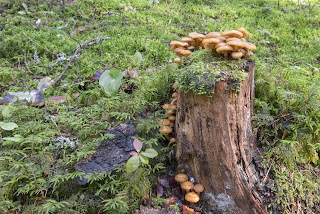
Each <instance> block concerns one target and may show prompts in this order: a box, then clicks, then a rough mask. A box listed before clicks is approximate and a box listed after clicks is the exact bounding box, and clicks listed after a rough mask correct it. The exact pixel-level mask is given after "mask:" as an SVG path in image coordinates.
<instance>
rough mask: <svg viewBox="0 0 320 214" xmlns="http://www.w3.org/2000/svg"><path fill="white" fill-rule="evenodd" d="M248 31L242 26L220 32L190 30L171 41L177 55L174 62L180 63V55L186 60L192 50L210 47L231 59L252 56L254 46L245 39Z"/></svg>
mask: <svg viewBox="0 0 320 214" xmlns="http://www.w3.org/2000/svg"><path fill="white" fill-rule="evenodd" d="M248 35H249V33H248V32H247V31H246V29H244V28H239V29H237V30H230V31H224V32H222V33H221V34H220V33H217V32H211V33H208V34H207V35H204V34H201V33H197V32H192V33H190V34H189V35H188V37H184V38H182V39H181V41H172V42H171V43H170V45H171V46H172V47H171V49H172V50H173V51H174V52H175V53H176V54H177V55H178V58H175V59H174V62H177V63H180V62H181V57H184V60H187V57H188V56H189V55H190V54H191V53H192V52H191V51H192V50H198V49H199V48H204V49H211V50H213V51H215V52H217V53H221V54H223V55H224V56H225V57H229V56H231V57H232V58H233V59H240V58H247V57H250V56H253V53H252V52H251V51H250V50H256V48H257V47H256V46H255V45H254V44H252V43H250V42H247V41H246V39H245V38H246V37H248Z"/></svg>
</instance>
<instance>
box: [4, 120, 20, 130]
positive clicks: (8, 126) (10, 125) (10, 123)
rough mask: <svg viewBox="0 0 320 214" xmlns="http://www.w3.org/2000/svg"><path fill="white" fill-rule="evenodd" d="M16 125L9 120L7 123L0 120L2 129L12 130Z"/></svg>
mask: <svg viewBox="0 0 320 214" xmlns="http://www.w3.org/2000/svg"><path fill="white" fill-rule="evenodd" d="M17 127H18V125H17V124H16V123H12V122H9V123H5V122H0V128H2V129H4V130H7V131H10V130H13V129H15V128H17Z"/></svg>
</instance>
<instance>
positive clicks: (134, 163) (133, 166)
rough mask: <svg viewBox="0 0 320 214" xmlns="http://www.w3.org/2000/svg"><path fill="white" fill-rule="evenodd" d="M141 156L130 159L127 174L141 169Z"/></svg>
mask: <svg viewBox="0 0 320 214" xmlns="http://www.w3.org/2000/svg"><path fill="white" fill-rule="evenodd" d="M139 163H140V161H139V156H138V155H134V156H132V157H131V158H129V160H128V162H127V166H126V168H127V173H131V172H134V171H136V169H138V167H139Z"/></svg>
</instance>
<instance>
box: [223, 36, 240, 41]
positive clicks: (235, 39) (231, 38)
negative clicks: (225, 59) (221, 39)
mask: <svg viewBox="0 0 320 214" xmlns="http://www.w3.org/2000/svg"><path fill="white" fill-rule="evenodd" d="M230 41H241V39H239V38H236V37H229V38H228V39H226V42H230Z"/></svg>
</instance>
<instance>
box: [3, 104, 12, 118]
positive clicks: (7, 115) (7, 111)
mask: <svg viewBox="0 0 320 214" xmlns="http://www.w3.org/2000/svg"><path fill="white" fill-rule="evenodd" d="M13 111H14V107H13V106H11V105H8V106H6V107H5V108H4V109H3V111H2V116H3V117H4V118H10V117H11V116H12V113H13Z"/></svg>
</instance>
